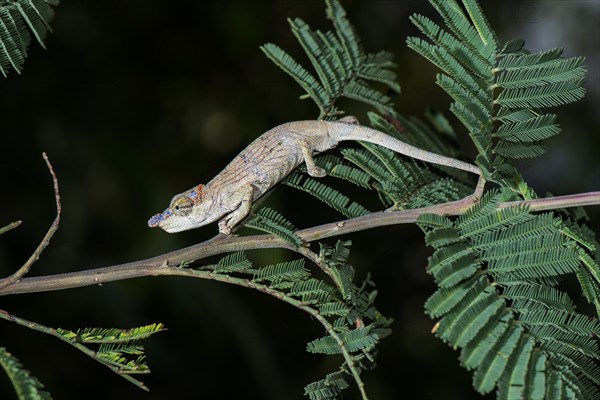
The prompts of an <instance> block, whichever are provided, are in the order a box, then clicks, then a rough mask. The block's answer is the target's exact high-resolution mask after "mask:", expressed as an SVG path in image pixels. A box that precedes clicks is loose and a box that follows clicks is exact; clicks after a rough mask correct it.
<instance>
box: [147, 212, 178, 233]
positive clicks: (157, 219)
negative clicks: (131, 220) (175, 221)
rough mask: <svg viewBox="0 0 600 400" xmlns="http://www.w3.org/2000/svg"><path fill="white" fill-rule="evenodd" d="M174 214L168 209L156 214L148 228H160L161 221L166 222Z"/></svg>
mask: <svg viewBox="0 0 600 400" xmlns="http://www.w3.org/2000/svg"><path fill="white" fill-rule="evenodd" d="M172 214H173V212H172V211H171V210H170V209H168V208H167V209H166V210H165V211H164V212H162V213H159V214H156V215H155V216H153V217H152V218H150V219H149V220H148V226H149V227H150V228H155V227H157V226H160V223H161V221H164V220H165V219H167V218H168V217H170V216H171V215H172Z"/></svg>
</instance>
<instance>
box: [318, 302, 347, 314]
mask: <svg viewBox="0 0 600 400" xmlns="http://www.w3.org/2000/svg"><path fill="white" fill-rule="evenodd" d="M349 312H350V309H349V308H348V306H347V305H346V304H345V303H344V302H342V301H332V302H330V303H323V304H321V305H320V306H319V313H320V314H321V315H323V316H326V317H328V316H339V317H345V316H346V315H348V313H349Z"/></svg>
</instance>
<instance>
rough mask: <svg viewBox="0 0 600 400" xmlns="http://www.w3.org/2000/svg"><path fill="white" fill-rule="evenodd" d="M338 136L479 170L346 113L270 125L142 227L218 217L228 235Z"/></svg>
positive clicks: (316, 173)
mask: <svg viewBox="0 0 600 400" xmlns="http://www.w3.org/2000/svg"><path fill="white" fill-rule="evenodd" d="M343 141H362V142H369V143H374V144H377V145H380V146H383V147H386V148H388V149H390V150H392V151H394V152H396V153H399V154H403V155H405V156H409V157H412V158H415V159H418V160H421V161H426V162H430V163H433V164H438V165H445V166H448V167H453V168H457V169H461V170H464V171H468V172H471V173H474V174H477V175H481V170H480V169H479V168H478V167H476V166H475V165H472V164H469V163H466V162H463V161H459V160H456V159H453V158H450V157H446V156H442V155H439V154H435V153H431V152H428V151H425V150H422V149H419V148H418V147H415V146H411V145H409V144H407V143H404V142H402V141H400V140H398V139H396V138H394V137H392V136H390V135H387V134H385V133H382V132H380V131H377V130H375V129H372V128H369V127H367V126H364V125H359V124H358V121H357V119H356V118H355V117H352V116H347V117H344V118H341V119H339V120H337V121H335V122H334V121H323V120H307V121H294V122H288V123H285V124H282V125H279V126H276V127H274V128H272V129H271V130H269V131H267V132H265V133H263V134H262V135H261V136H259V137H258V138H256V139H255V140H254V141H253V142H252V143H250V144H249V145H248V146H247V147H246V148H245V149H244V150H242V151H241V152H240V153H239V154H238V155H237V156H236V157H235V158H234V159H233V160H232V161H231V162H230V163H229V164H228V165H227V166H226V167H225V168H224V169H223V170H222V171H221V172H220V173H219V174H217V175H216V176H215V177H214V178H213V179H212V180H211V181H210V182H208V183H207V184H205V185H204V184H200V185H197V186H195V187H193V188H191V189H189V190H187V191H185V192H183V193H180V194H177V195H175V196H174V197H173V198H172V200H171V202H170V204H169V207H168V208H167V209H166V210H165V211H163V212H162V213H159V214H156V215H154V216H153V217H152V218H150V219H149V220H148V226H149V227H151V228H153V227H159V228H162V229H164V230H165V231H167V232H169V233H174V232H181V231H185V230H188V229H194V228H198V227H201V226H204V225H207V224H210V223H212V222H215V221H217V220H219V223H218V227H219V232H220V233H222V234H225V235H230V234H231V232H232V229H233V228H234V227H235V226H236V225H237V224H239V223H240V222H241V221H243V220H244V219H245V218H246V217H247V216H248V214H249V213H250V210H251V208H252V203H253V202H254V201H255V200H257V199H258V198H259V197H261V196H262V195H264V194H265V193H266V192H267V191H269V190H270V189H271V188H272V187H274V186H275V185H276V184H277V183H278V182H280V181H281V180H282V179H284V178H285V177H286V176H287V175H288V174H289V173H290V172H292V171H293V170H294V169H295V168H296V167H298V166H299V165H300V164H302V163H305V164H306V169H307V171H308V174H309V175H310V176H313V177H323V176H325V175H326V171H325V170H324V169H322V168H320V167H318V166H317V165H316V164H315V160H314V158H313V156H314V155H315V154H318V153H321V152H324V151H326V150H329V149H333V148H334V147H336V146H337V145H338V143H339V142H343Z"/></svg>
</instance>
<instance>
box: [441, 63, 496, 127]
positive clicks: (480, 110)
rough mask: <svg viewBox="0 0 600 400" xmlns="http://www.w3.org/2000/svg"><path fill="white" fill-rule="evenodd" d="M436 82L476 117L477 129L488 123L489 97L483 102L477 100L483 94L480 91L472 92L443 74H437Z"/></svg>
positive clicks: (489, 115)
mask: <svg viewBox="0 0 600 400" xmlns="http://www.w3.org/2000/svg"><path fill="white" fill-rule="evenodd" d="M436 83H437V84H438V85H440V87H441V88H442V89H444V90H445V91H446V92H447V93H448V94H449V95H450V97H452V98H453V99H454V100H455V101H457V102H459V103H460V104H462V105H463V106H464V107H466V108H467V109H468V110H469V112H470V113H471V115H473V116H474V117H475V118H476V120H477V122H478V125H479V127H480V128H479V129H482V128H481V127H484V126H485V125H488V124H489V123H490V120H491V118H492V113H491V111H492V110H491V107H490V104H491V103H490V99H485V100H487V101H486V103H485V104H484V103H483V102H482V101H481V100H479V98H480V97H483V96H484V95H485V94H484V93H483V92H482V91H480V92H473V91H470V90H467V89H465V87H464V86H463V85H461V84H460V83H458V82H457V81H456V80H454V79H452V78H450V77H449V76H447V75H444V74H438V75H437V79H436ZM474 94H475V95H474Z"/></svg>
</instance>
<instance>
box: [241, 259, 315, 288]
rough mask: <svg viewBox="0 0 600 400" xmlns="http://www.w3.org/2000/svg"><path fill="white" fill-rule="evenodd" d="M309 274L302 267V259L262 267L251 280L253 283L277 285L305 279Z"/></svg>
mask: <svg viewBox="0 0 600 400" xmlns="http://www.w3.org/2000/svg"><path fill="white" fill-rule="evenodd" d="M309 276H310V272H309V271H308V270H307V269H306V268H305V267H304V259H302V258H301V259H298V260H294V261H289V262H283V263H278V264H273V265H268V266H266V267H262V268H260V269H259V270H258V272H257V273H256V274H254V278H253V279H252V280H253V281H255V282H264V281H267V282H270V283H271V285H278V284H281V283H282V282H286V281H288V282H295V281H300V280H304V279H307V278H308V277H309Z"/></svg>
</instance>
